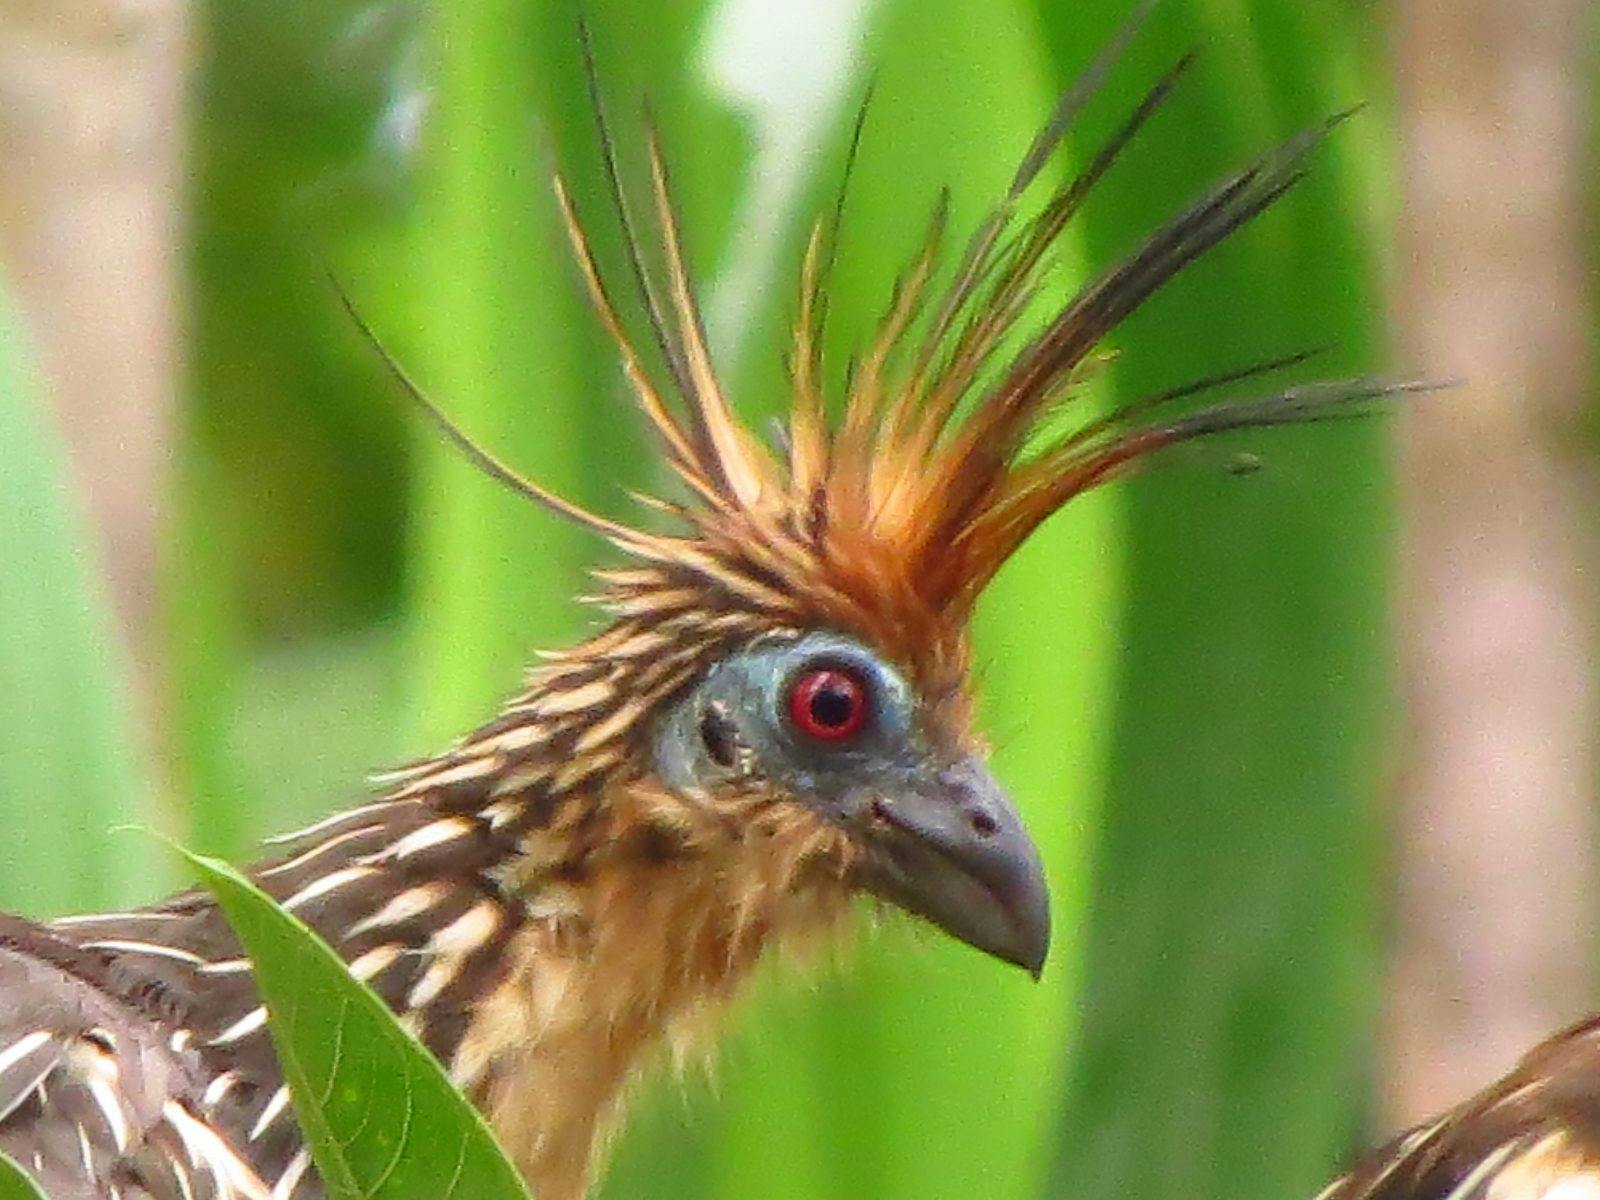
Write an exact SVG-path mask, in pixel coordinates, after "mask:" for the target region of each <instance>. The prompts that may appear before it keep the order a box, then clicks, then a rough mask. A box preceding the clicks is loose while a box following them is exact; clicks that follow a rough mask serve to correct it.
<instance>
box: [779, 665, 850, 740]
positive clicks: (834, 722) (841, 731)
mask: <svg viewBox="0 0 1600 1200" xmlns="http://www.w3.org/2000/svg"><path fill="white" fill-rule="evenodd" d="M789 718H790V719H791V720H792V721H793V722H794V723H795V728H797V729H799V730H800V732H801V733H804V734H806V735H808V736H809V737H814V738H816V739H818V740H819V741H824V742H838V741H843V740H844V739H845V738H847V737H850V736H851V735H852V734H855V733H859V732H860V731H861V727H862V726H863V725H865V724H866V723H867V688H866V685H865V684H864V683H863V682H862V681H861V677H860V676H859V675H857V674H855V673H854V672H853V671H845V670H841V669H839V668H838V667H819V668H816V669H813V670H810V671H807V672H806V673H805V674H803V675H801V676H800V678H799V679H797V680H795V683H794V688H793V690H791V691H790V692H789Z"/></svg>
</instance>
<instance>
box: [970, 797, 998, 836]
mask: <svg viewBox="0 0 1600 1200" xmlns="http://www.w3.org/2000/svg"><path fill="white" fill-rule="evenodd" d="M967 824H968V825H970V826H972V832H973V833H975V834H977V835H978V836H979V837H981V838H990V837H993V836H994V835H995V834H997V833H999V832H1000V822H999V821H997V820H995V816H994V814H993V813H992V812H990V811H989V810H988V809H986V808H978V807H977V806H976V805H974V806H973V807H972V808H969V809H967Z"/></svg>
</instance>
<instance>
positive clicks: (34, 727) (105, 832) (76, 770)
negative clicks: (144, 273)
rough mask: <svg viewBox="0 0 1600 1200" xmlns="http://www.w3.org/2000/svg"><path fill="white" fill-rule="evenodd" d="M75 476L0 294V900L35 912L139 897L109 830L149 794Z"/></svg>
mask: <svg viewBox="0 0 1600 1200" xmlns="http://www.w3.org/2000/svg"><path fill="white" fill-rule="evenodd" d="M70 480H71V475H70V472H69V470H68V464H67V459H66V452H65V447H64V446H63V445H62V442H61V438H60V436H59V434H58V432H57V430H56V428H55V425H54V422H53V420H52V417H51V413H50V411H49V409H48V407H47V405H46V403H45V401H44V391H43V389H42V388H41V387H40V386H39V380H38V378H37V375H36V372H35V371H34V369H33V364H32V362H31V361H30V358H29V355H28V354H27V352H26V348H25V346H24V339H23V336H22V328H21V324H20V322H19V321H18V319H17V316H16V314H15V313H14V312H13V310H12V309H11V307H10V305H9V303H8V302H7V300H6V297H5V296H4V295H3V294H0V630H4V631H5V636H4V637H0V680H4V681H5V686H4V687H3V688H0V828H4V829H5V831H6V836H5V838H4V841H3V844H0V908H9V909H21V910H22V911H24V912H29V913H37V914H48V913H56V912H61V911H65V910H69V909H73V908H80V907H91V906H94V905H103V904H117V903H121V902H124V901H127V900H129V899H132V898H133V897H132V896H131V895H130V892H131V891H132V890H134V889H133V879H134V872H135V871H136V869H137V866H136V864H133V863H130V862H129V859H128V856H127V855H126V854H121V853H118V852H117V850H116V848H115V847H114V846H113V845H111V843H110V836H109V831H110V829H111V827H112V826H114V825H117V824H119V823H121V822H125V821H127V820H128V819H129V818H130V816H132V815H133V814H134V812H135V806H136V805H137V804H138V803H139V801H140V799H141V798H142V797H143V796H145V795H146V794H147V790H146V788H145V787H144V785H143V781H142V780H141V779H140V777H139V774H138V772H137V770H136V769H135V763H134V755H133V753H132V751H131V748H130V741H129V737H128V722H127V716H128V713H127V711H126V708H125V705H124V698H125V697H126V696H127V694H128V680H127V677H126V672H125V671H124V670H123V663H122V661H121V659H120V656H119V654H118V653H117V647H116V641H115V637H114V634H113V619H112V615H111V606H110V603H109V601H108V600H107V598H106V596H105V595H104V594H103V591H102V589H101V588H100V586H99V580H98V578H97V575H96V572H95V569H94V564H95V563H96V561H97V559H98V557H99V548H98V546H97V545H96V544H95V539H94V538H93V536H92V534H91V532H90V529H89V523H88V521H87V520H86V519H85V517H84V514H83V513H82V512H81V511H80V510H79V508H78V503H77V497H76V495H75V494H74V492H73V488H72V484H71V481H70ZM66 848H70V850H71V853H72V859H71V864H70V865H71V869H69V870H63V869H62V867H63V865H64V864H63V863H62V861H61V860H60V859H59V858H58V857H57V854H58V853H60V852H62V851H63V850H64V849H66Z"/></svg>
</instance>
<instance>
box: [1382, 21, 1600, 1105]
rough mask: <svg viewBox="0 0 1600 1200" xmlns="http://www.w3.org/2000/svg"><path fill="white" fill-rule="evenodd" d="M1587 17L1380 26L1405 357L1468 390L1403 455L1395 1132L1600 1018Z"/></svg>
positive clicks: (1392, 1056) (1440, 405)
mask: <svg viewBox="0 0 1600 1200" xmlns="http://www.w3.org/2000/svg"><path fill="white" fill-rule="evenodd" d="M1589 10H1590V5H1589V4H1587V3H1585V0H1404V2H1403V3H1400V4H1399V5H1398V6H1397V10H1396V17H1397V22H1396V38H1397V41H1396V60H1397V61H1396V70H1397V77H1398V80H1399V87H1400V123H1401V130H1402V137H1403V159H1402V163H1403V201H1402V202H1403V210H1402V218H1401V223H1400V237H1401V242H1400V254H1399V260H1398V264H1397V265H1398V271H1397V285H1398V287H1397V295H1396V308H1395V311H1396V315H1397V317H1398V323H1399V335H1400V336H1399V352H1400V361H1401V362H1403V363H1404V364H1405V368H1406V369H1407V370H1408V371H1419V372H1422V373H1425V374H1430V375H1434V376H1438V377H1444V376H1458V377H1461V378H1463V379H1464V380H1465V381H1466V382H1465V384H1464V385H1463V386H1462V387H1461V388H1459V389H1457V390H1455V391H1454V392H1452V393H1449V394H1446V395H1444V396H1442V397H1440V398H1438V399H1436V400H1433V401H1425V402H1423V403H1420V404H1418V405H1417V406H1416V407H1415V409H1414V410H1413V411H1411V412H1410V413H1409V414H1408V415H1407V416H1406V417H1405V424H1404V434H1403V449H1402V455H1401V479H1402V489H1403V514H1404V522H1405V535H1406V536H1405V551H1404V561H1403V567H1402V580H1403V594H1402V605H1403V607H1402V616H1401V626H1400V628H1401V652H1402V670H1403V687H1404V691H1403V699H1404V701H1405V704H1406V714H1405V715H1406V720H1407V723H1408V727H1409V736H1408V739H1407V742H1406V744H1405V747H1404V750H1405V758H1404V763H1403V770H1402V773H1401V777H1400V808H1399V814H1398V820H1397V826H1396V835H1397V842H1396V850H1395V862H1394V868H1395V871H1396V876H1397V879H1398V895H1397V905H1398V907H1397V912H1396V920H1397V928H1396V931H1395V932H1396V945H1395V950H1396V955H1395V959H1394V973H1393V978H1392V988H1391V990H1390V993H1389V997H1388V1010H1387V1018H1386V1025H1385V1044H1384V1056H1383V1064H1382V1081H1383V1107H1384V1110H1385V1116H1386V1118H1387V1119H1388V1120H1389V1121H1390V1122H1391V1123H1392V1124H1394V1125H1399V1124H1402V1123H1405V1122H1409V1121H1412V1120H1415V1119H1418V1118H1421V1117H1423V1116H1425V1115H1427V1114H1428V1113H1431V1112H1433V1111H1436V1110H1437V1109H1439V1108H1440V1107H1442V1106H1444V1105H1446V1104H1448V1103H1450V1102H1452V1101H1455V1100H1458V1099H1461V1098H1464V1097H1465V1096H1466V1095H1467V1094H1468V1093H1469V1092H1470V1091H1472V1090H1474V1089H1475V1088H1477V1087H1479V1086H1481V1085H1482V1084H1484V1083H1486V1082H1488V1081H1489V1080H1490V1079H1491V1078H1492V1077H1494V1076H1496V1075H1498V1074H1500V1073H1501V1072H1502V1071H1504V1070H1505V1069H1507V1068H1508V1067H1510V1066H1511V1064H1512V1063H1513V1061H1515V1059H1516V1058H1517V1057H1518V1055H1519V1054H1520V1053H1521V1052H1522V1051H1524V1050H1526V1049H1527V1048H1529V1047H1530V1046H1531V1045H1532V1044H1533V1043H1534V1042H1535V1041H1537V1040H1538V1039H1540V1038H1542V1037H1544V1036H1545V1035H1547V1034H1549V1033H1551V1032H1553V1031H1554V1030H1555V1029H1556V1028H1557V1027H1558V1026H1559V1025H1561V1024H1562V1023H1564V1022H1566V1021H1568V1020H1569V1019H1571V1018H1573V1017H1576V1016H1578V1015H1579V1014H1581V1013H1582V1012H1585V1011H1588V1010H1589V1009H1590V1008H1592V1007H1593V1006H1594V996H1593V993H1592V990H1591V986H1590V985H1591V981H1592V978H1593V975H1592V970H1591V964H1592V961H1593V953H1594V949H1595V939H1594V923H1595V914H1596V904H1597V899H1596V886H1595V885H1596V870H1595V784H1596V778H1595V776H1596V771H1595V766H1596V755H1595V749H1594V741H1595V735H1596V730H1597V728H1600V714H1597V712H1596V703H1595V665H1596V664H1595V644H1594V642H1595V637H1594V628H1593V626H1594V621H1595V614H1596V611H1597V610H1596V583H1597V578H1596V576H1595V574H1594V570H1593V568H1594V566H1595V561H1596V557H1595V553H1594V549H1595V547H1594V545H1593V534H1594V530H1595V514H1596V512H1597V511H1600V510H1597V508H1596V500H1597V494H1596V489H1595V486H1594V484H1595V480H1594V470H1593V467H1594V463H1593V458H1594V445H1593V442H1592V440H1591V438H1590V436H1589V433H1588V428H1587V417H1586V410H1587V405H1588V392H1589V382H1590V370H1591V364H1590V360H1589V356H1588V354H1587V351H1586V339H1587V336H1588V332H1589V330H1590V328H1591V327H1592V324H1593V320H1594V310H1593V308H1592V307H1591V299H1592V297H1591V296H1590V295H1589V294H1588V288H1587V283H1588V278H1589V273H1590V270H1591V263H1590V256H1589V254H1588V246H1587V243H1588V240H1589V235H1588V230H1587V229H1586V227H1585V223H1584V219H1583V208H1582V197H1583V194H1584V188H1585V183H1586V179H1587V174H1588V163H1587V162H1586V154H1585V148H1586V128H1585V127H1586V115H1587V107H1588V100H1587V96H1586V83H1587V79H1588V74H1589V71H1590V69H1591V68H1592V62H1591V58H1592V56H1591V53H1590V49H1591V17H1590V11H1589Z"/></svg>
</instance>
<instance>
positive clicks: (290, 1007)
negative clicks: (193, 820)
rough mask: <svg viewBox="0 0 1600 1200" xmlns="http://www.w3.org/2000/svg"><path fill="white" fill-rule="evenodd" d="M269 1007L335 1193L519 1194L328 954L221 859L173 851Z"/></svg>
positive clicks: (482, 1132)
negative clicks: (215, 908) (210, 902)
mask: <svg viewBox="0 0 1600 1200" xmlns="http://www.w3.org/2000/svg"><path fill="white" fill-rule="evenodd" d="M181 853H183V855H184V857H185V858H187V859H188V860H189V862H190V863H192V864H193V865H194V867H195V869H196V870H197V871H198V872H199V873H200V875H201V877H202V878H203V879H204V881H205V883H206V885H207V886H208V887H209V888H210V889H211V892H212V894H213V895H214V896H216V898H217V903H218V904H219V905H220V906H221V907H222V911H223V913H224V914H225V915H226V916H227V918H228V921H229V923H230V924H231V925H232V926H233V929H234V932H235V933H236V934H238V936H239V941H240V942H241V943H242V944H243V946H244V949H245V952H246V953H247V954H248V955H249V956H250V958H251V961H252V962H253V963H254V964H255V976H256V983H257V986H258V987H259V989H260V992H261V996H262V999H263V1001H264V1003H265V1004H266V1005H267V1010H268V1012H269V1013H271V1020H270V1024H269V1028H270V1029H271V1032H272V1041H273V1045H274V1046H276V1047H277V1051H278V1061H279V1062H280V1063H281V1064H282V1067H283V1075H284V1079H285V1081H286V1082H287V1083H288V1084H289V1087H290V1090H291V1097H292V1100H293V1103H294V1109H295V1115H296V1117H297V1118H298V1119H299V1121H300V1128H301V1130H302V1132H303V1133H304V1134H305V1137H306V1142H307V1144H308V1145H309V1146H310V1148H311V1155H312V1159H313V1161H314V1162H315V1163H316V1165H317V1170H318V1171H319V1172H320V1173H321V1175H322V1179H323V1182H324V1184H325V1185H326V1187H327V1189H328V1195H329V1196H330V1197H331V1198H333V1200H451V1198H452V1197H454V1198H458V1200H528V1192H527V1190H526V1189H525V1188H524V1187H523V1185H522V1183H521V1181H520V1179H519V1178H518V1176H517V1172H516V1169H515V1168H514V1167H513V1166H512V1165H511V1163H510V1161H509V1160H508V1159H507V1158H506V1157H505V1154H504V1153H503V1152H502V1151H501V1150H500V1148H499V1146H498V1145H497V1144H496V1142H495V1140H494V1135H493V1134H491V1133H490V1131H489V1127H488V1126H487V1125H486V1124H485V1123H484V1121H483V1118H482V1117H481V1116H479V1114H478V1112H477V1110H476V1109H474V1108H473V1107H472V1105H470V1104H469V1103H468V1102H467V1101H466V1099H465V1098H464V1097H463V1096H462V1095H461V1094H460V1093H459V1092H458V1091H457V1090H456V1089H455V1087H454V1086H453V1085H452V1084H451V1082H450V1079H449V1077H448V1076H446V1075H445V1073H444V1071H443V1069H442V1068H441V1067H440V1066H439V1064H438V1063H437V1062H436V1061H435V1060H434V1059H433V1057H432V1056H431V1055H430V1054H429V1053H428V1052H427V1050H426V1049H424V1048H423V1047H422V1045H421V1044H420V1043H418V1042H417V1041H416V1039H415V1038H413V1037H412V1036H411V1035H410V1034H409V1033H407V1032H406V1031H405V1029H404V1028H402V1027H401V1025H400V1023H399V1022H398V1021H397V1020H396V1019H395V1017H394V1014H393V1013H392V1012H390V1011H389V1009H388V1007H387V1006H386V1005H385V1004H384V1003H383V1001H382V1000H380V999H379V998H378V997H377V996H376V995H375V994H373V992H372V991H371V990H370V989H369V988H367V987H366V986H365V985H364V984H363V983H361V981H360V980H358V979H356V978H355V977H354V976H352V975H351V974H350V972H349V971H348V970H347V969H346V968H345V965H344V962H343V961H342V960H341V959H340V958H339V956H338V955H337V954H335V953H334V951H333V950H332V949H331V948H330V947H329V946H328V944H327V943H326V942H324V941H323V940H322V939H321V938H320V937H318V936H317V935H316V933H314V932H313V931H312V930H310V929H308V928H307V927H306V926H305V925H304V924H302V923H301V922H300V921H298V920H296V919H295V918H294V917H293V916H291V915H290V914H289V913H287V912H285V911H284V910H283V909H282V908H280V907H279V906H278V904H277V903H276V902H274V901H273V899H272V898H271V897H270V896H268V895H267V894H266V893H265V892H263V891H261V889H259V888H258V887H256V886H255V885H254V884H253V883H251V882H250V881H249V880H248V879H246V878H245V877H244V876H243V875H241V874H240V873H239V872H238V871H236V870H234V869H233V868H232V867H230V866H229V865H228V864H226V863H224V862H221V861H219V860H217V859H214V858H207V857H205V856H203V855H198V854H191V853H189V852H188V851H182V852H181Z"/></svg>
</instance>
